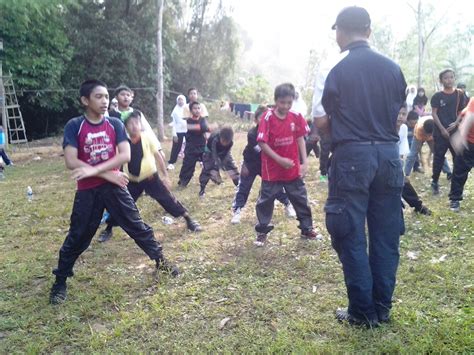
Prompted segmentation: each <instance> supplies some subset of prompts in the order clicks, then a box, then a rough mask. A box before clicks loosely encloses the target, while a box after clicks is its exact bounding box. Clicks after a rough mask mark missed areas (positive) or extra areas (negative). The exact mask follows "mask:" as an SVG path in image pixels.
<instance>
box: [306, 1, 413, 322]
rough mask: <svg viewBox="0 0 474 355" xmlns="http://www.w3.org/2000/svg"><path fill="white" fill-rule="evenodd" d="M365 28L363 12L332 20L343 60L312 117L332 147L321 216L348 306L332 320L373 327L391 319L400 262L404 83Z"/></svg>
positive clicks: (357, 9)
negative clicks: (372, 43)
mask: <svg viewBox="0 0 474 355" xmlns="http://www.w3.org/2000/svg"><path fill="white" fill-rule="evenodd" d="M370 22H371V21H370V16H369V14H368V13H367V11H366V10H365V9H363V8H361V7H356V6H353V7H347V8H344V9H343V10H342V11H341V12H340V13H339V14H338V16H337V19H336V22H335V24H334V26H333V29H335V30H336V41H337V43H338V45H339V47H340V48H341V55H340V57H339V61H338V62H337V63H336V64H335V65H334V66H333V67H332V69H330V70H329V73H328V75H327V78H326V80H324V79H323V80H322V83H323V84H322V85H321V86H322V87H323V91H322V94H321V91H320V90H318V92H316V93H315V95H314V97H315V98H316V100H313V104H314V103H316V106H320V105H321V103H322V107H319V109H318V111H319V112H324V113H325V114H326V116H320V117H319V118H318V120H317V121H316V124H317V125H318V128H319V129H321V130H326V131H327V132H330V133H329V134H330V136H331V140H332V157H331V165H330V169H329V193H328V199H327V201H326V205H325V208H324V209H325V212H326V227H327V229H328V232H329V233H330V235H331V242H332V246H333V248H334V249H335V250H336V252H337V254H338V256H339V260H340V261H341V263H342V269H343V272H344V280H345V283H346V288H347V296H348V300H349V307H348V309H347V310H346V309H338V310H337V311H336V319H337V320H338V321H341V322H342V321H348V322H349V324H351V325H365V326H367V327H375V326H378V325H379V322H388V321H389V319H390V309H391V307H392V295H393V291H394V288H395V280H396V272H397V267H398V262H399V240H400V233H401V232H402V228H401V226H403V219H402V218H403V217H402V216H403V214H402V207H401V202H400V201H401V192H402V187H403V182H404V179H403V171H402V162H401V159H400V156H399V149H398V146H397V142H398V139H399V138H398V131H397V127H396V122H397V116H398V112H399V110H400V108H401V107H402V105H403V103H404V101H405V89H406V83H405V79H404V77H403V74H402V71H401V70H400V67H399V66H398V65H397V64H395V63H394V62H393V61H391V60H390V59H388V58H386V57H384V56H382V55H380V54H378V53H376V52H375V51H373V50H371V49H370V47H369V44H368V37H369V36H370V33H371V29H370ZM318 82H321V81H318ZM315 87H316V88H318V87H320V86H315ZM318 97H320V99H319V100H318V99H317V98H318ZM318 102H319V103H318ZM366 222H367V227H368V240H367V237H366V234H365V233H366V232H365V230H366V229H365V228H366Z"/></svg>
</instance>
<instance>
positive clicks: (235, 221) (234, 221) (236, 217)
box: [230, 208, 242, 224]
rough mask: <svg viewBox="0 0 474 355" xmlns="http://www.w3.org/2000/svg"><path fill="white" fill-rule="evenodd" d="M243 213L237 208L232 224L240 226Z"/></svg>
mask: <svg viewBox="0 0 474 355" xmlns="http://www.w3.org/2000/svg"><path fill="white" fill-rule="evenodd" d="M241 213H242V210H241V209H240V208H237V209H236V210H234V213H233V214H232V219H231V220H230V223H232V224H239V223H240V217H241Z"/></svg>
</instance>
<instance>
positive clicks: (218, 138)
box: [199, 126, 239, 197]
mask: <svg viewBox="0 0 474 355" xmlns="http://www.w3.org/2000/svg"><path fill="white" fill-rule="evenodd" d="M233 139H234V131H233V130H232V128H231V127H228V126H225V127H222V129H221V130H220V131H219V132H215V133H212V134H211V136H210V137H209V139H208V140H207V144H206V147H205V149H204V154H203V157H202V164H203V166H202V171H201V175H200V176H199V184H200V185H201V190H200V191H199V197H204V194H205V192H206V185H207V183H208V182H209V180H212V181H214V182H215V183H216V184H218V185H219V184H221V183H222V178H221V176H220V174H219V169H222V170H224V171H226V172H227V174H229V176H230V178H231V179H232V182H233V183H234V185H235V186H237V185H238V184H239V170H238V169H237V166H235V162H234V158H232V154H231V153H230V150H231V148H232V146H233V144H234V142H233Z"/></svg>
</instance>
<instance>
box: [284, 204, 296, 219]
mask: <svg viewBox="0 0 474 355" xmlns="http://www.w3.org/2000/svg"><path fill="white" fill-rule="evenodd" d="M285 214H286V216H287V217H288V218H296V211H295V208H294V207H293V205H292V204H291V202H288V204H287V205H285Z"/></svg>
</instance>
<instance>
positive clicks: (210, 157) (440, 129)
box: [50, 6, 474, 327]
mask: <svg viewBox="0 0 474 355" xmlns="http://www.w3.org/2000/svg"><path fill="white" fill-rule="evenodd" d="M370 25H371V20H370V16H369V14H368V13H367V11H366V10H365V9H363V8H360V7H355V6H354V7H348V8H345V9H343V10H342V11H341V12H340V13H339V14H338V16H337V18H336V21H335V23H334V26H333V30H335V31H336V41H337V44H338V45H339V47H340V49H341V53H340V55H339V57H338V58H337V59H336V60H334V61H331V62H330V63H329V62H328V63H327V64H325V65H322V66H321V68H320V69H319V70H318V73H317V74H316V80H315V87H314V96H313V107H312V115H311V116H312V120H311V122H309V123H310V124H308V122H307V121H306V120H305V118H304V114H305V112H304V111H306V109H301V107H305V106H303V104H304V103H303V104H302V103H301V97H300V96H299V94H298V93H297V90H296V89H295V87H294V86H293V85H292V84H290V83H284V84H281V85H278V86H277V87H276V88H275V90H274V104H273V105H271V107H268V106H260V107H258V109H257V111H256V112H255V126H254V127H252V128H251V129H250V131H249V132H248V135H247V145H246V146H245V149H244V151H243V163H242V165H241V167H240V169H238V168H237V165H236V163H235V161H234V159H233V156H232V147H233V143H234V142H233V141H234V132H233V129H232V128H231V127H230V126H222V127H220V128H219V127H216V126H213V125H211V124H209V123H208V121H207V119H208V116H209V113H208V111H207V109H206V107H205V105H204V104H203V103H202V102H199V100H198V91H197V89H196V88H190V89H189V90H188V93H187V100H186V97H185V96H184V95H179V96H178V97H177V98H176V106H175V108H174V109H173V111H172V115H171V116H172V129H173V143H172V147H171V154H170V157H169V160H168V162H167V164H166V163H165V157H164V154H163V152H162V149H161V145H160V142H159V141H158V139H157V138H156V136H155V134H154V133H153V131H152V130H151V127H150V125H149V123H148V121H147V120H146V118H145V116H144V115H143V113H142V112H140V111H138V110H136V109H133V108H132V107H131V106H130V105H131V103H132V99H133V92H132V91H131V90H130V89H129V88H128V87H126V86H121V87H119V88H117V89H116V91H115V93H114V100H115V101H116V102H115V105H116V106H115V107H113V108H112V109H111V110H110V111H108V107H109V97H108V90H107V86H106V84H105V83H103V82H101V81H98V80H88V81H86V82H84V83H83V84H82V85H81V88H80V99H81V102H82V104H83V106H84V108H85V113H84V114H83V115H81V116H79V117H76V118H73V119H71V120H70V121H69V122H68V123H67V125H66V126H65V130H64V141H63V149H64V157H65V161H66V166H67V168H68V169H70V170H71V171H72V177H73V178H74V179H75V180H76V181H77V191H76V195H75V199H74V204H73V210H72V214H71V224H70V229H69V232H68V234H67V236H66V239H65V241H64V243H63V245H62V247H61V249H60V253H59V261H58V267H57V268H56V269H54V271H53V273H54V274H55V275H56V280H55V282H54V284H53V286H52V289H51V293H50V302H51V303H52V304H59V303H62V302H64V301H65V300H66V297H67V286H66V280H67V278H68V277H71V276H73V266H74V263H75V261H76V260H77V258H78V257H79V255H80V254H81V253H82V252H84V251H85V250H86V249H87V248H88V246H89V244H90V243H91V240H92V238H93V236H94V235H95V233H96V231H97V229H98V227H99V224H100V221H101V218H102V216H103V212H104V210H105V209H106V210H107V212H108V214H109V217H108V218H107V226H106V228H105V229H104V230H103V231H102V232H101V234H100V240H101V241H102V242H105V241H107V240H108V239H110V238H111V237H112V227H113V226H116V225H118V226H120V227H121V228H122V229H123V230H124V231H125V232H126V233H127V234H128V235H129V236H130V237H131V238H132V239H134V241H135V242H136V243H137V245H138V246H139V247H140V248H141V249H142V250H143V251H144V252H145V253H146V254H147V255H148V256H149V257H150V259H152V260H154V261H155V263H156V267H157V269H159V270H164V271H166V272H169V273H171V275H173V276H177V275H178V274H179V273H180V271H179V269H178V268H177V267H176V266H175V265H173V264H172V263H171V262H169V261H168V260H167V259H166V258H165V257H164V254H163V250H162V246H161V245H160V244H159V242H158V241H157V240H156V239H155V237H154V233H153V229H152V228H151V227H150V226H149V225H147V224H146V223H145V222H144V221H143V220H142V218H141V217H140V212H139V211H138V208H137V206H136V204H135V201H136V200H137V199H138V198H139V197H140V196H141V194H142V193H143V192H146V193H147V194H148V195H149V196H150V197H152V198H153V199H155V200H156V201H158V203H159V204H160V205H161V206H162V207H163V208H164V209H165V210H166V211H167V212H168V213H170V214H171V215H172V216H174V217H183V218H184V219H185V221H186V225H187V228H188V229H189V230H190V231H194V232H199V231H200V230H201V229H202V228H201V226H200V224H199V223H198V222H196V221H195V220H193V219H192V218H191V216H190V212H189V211H188V210H187V209H186V208H185V207H184V206H183V205H182V204H181V202H179V201H178V200H177V199H176V197H175V196H174V195H173V193H172V192H171V182H170V178H169V175H168V172H169V171H171V170H173V169H175V164H176V162H177V159H178V157H179V156H180V154H181V155H182V156H183V162H182V165H181V170H180V172H179V180H178V186H179V188H181V189H184V188H186V187H187V186H188V184H189V183H190V182H191V180H192V177H193V175H194V172H195V169H196V165H201V166H202V168H201V173H200V176H199V185H200V189H199V197H197V198H205V193H206V186H207V184H208V182H209V180H211V181H213V182H214V183H216V184H220V183H221V182H222V177H221V175H220V171H221V170H222V171H223V172H226V173H227V174H228V176H229V177H230V179H231V180H232V182H233V184H234V185H235V186H236V193H235V197H234V199H233V202H232V217H231V219H230V222H231V223H232V224H237V223H239V222H240V220H241V214H242V210H243V208H244V206H245V205H246V203H247V200H248V196H249V193H250V190H251V188H252V185H253V183H254V181H255V179H256V177H257V175H259V176H260V177H261V185H260V190H259V196H258V200H257V202H256V205H255V211H256V219H257V223H256V225H255V232H256V237H255V241H254V244H255V246H257V247H263V246H265V244H266V243H267V240H268V235H269V233H270V232H271V231H272V229H273V228H274V227H273V225H272V224H271V221H272V215H273V209H274V202H275V199H277V200H278V201H280V202H281V203H282V204H283V205H284V206H285V210H286V213H287V216H289V217H292V218H294V217H296V219H297V220H298V228H299V229H300V230H301V233H300V237H301V239H303V240H306V241H318V240H321V239H322V238H323V237H322V235H321V233H320V232H318V231H317V230H315V228H314V226H313V218H312V211H311V207H310V205H309V203H308V197H307V190H306V186H305V182H304V178H305V175H306V174H307V172H308V156H309V154H310V153H311V152H314V153H315V155H316V156H318V157H319V159H320V181H321V182H327V183H328V198H327V201H326V204H325V208H324V210H325V214H326V227H327V231H328V233H329V235H330V237H331V242H332V246H333V247H334V249H335V250H336V252H337V254H338V256H339V259H340V261H341V264H342V268H343V272H344V279H345V283H346V288H347V296H348V308H347V309H338V310H337V311H336V318H337V319H338V320H339V321H347V322H348V323H349V324H351V325H364V326H367V327H376V326H378V325H379V324H380V323H384V322H389V321H390V312H391V308H392V294H393V291H394V288H395V281H396V271H397V267H398V262H399V240H400V236H401V235H402V234H403V233H404V231H405V223H404V218H403V203H402V197H403V199H404V200H405V201H406V203H408V205H409V206H411V207H413V208H414V210H415V211H416V212H418V213H421V214H424V215H430V214H431V211H430V210H429V208H428V207H427V206H425V205H424V204H423V202H422V201H421V199H420V198H419V196H418V194H417V193H416V191H415V189H414V187H413V186H412V185H411V183H410V179H409V176H410V173H411V171H412V170H414V171H418V172H420V171H422V170H421V166H422V165H423V159H420V157H419V153H420V151H421V147H422V145H423V143H424V142H427V143H428V145H429V147H430V148H431V150H432V152H433V155H434V157H433V175H432V180H431V188H432V192H433V194H439V176H440V173H441V171H442V170H443V171H444V172H446V174H447V177H448V179H450V180H451V191H450V194H449V198H450V200H451V209H452V210H455V211H457V210H459V206H460V201H461V200H462V193H463V187H464V184H465V182H466V179H467V175H468V172H469V170H470V169H471V168H472V165H473V161H474V158H473V155H474V149H473V147H474V128H473V127H474V124H473V120H474V113H473V112H474V107H473V106H474V102H473V100H471V101H470V102H469V106H468V109H465V107H466V106H467V105H468V100H467V99H468V98H467V94H466V92H465V91H463V90H460V89H456V88H455V87H454V85H455V73H454V71H453V70H451V69H447V70H443V71H442V72H441V73H440V75H439V79H440V82H441V84H442V85H443V90H442V91H440V92H437V93H436V94H435V95H433V97H432V98H431V101H430V103H431V105H430V106H431V112H429V111H428V110H427V104H428V98H427V97H426V95H425V90H424V89H422V88H420V89H418V91H416V89H415V88H409V89H408V91H407V85H406V83H405V79H404V77H403V74H402V71H401V69H400V67H399V66H398V65H397V64H396V63H394V62H393V61H392V60H390V59H388V58H386V57H384V56H382V55H380V54H378V53H376V52H375V51H373V50H372V49H370V47H369V45H368V38H369V36H370V33H371V27H370ZM186 101H187V102H186ZM298 111H303V112H298ZM461 112H465V114H464V115H462V114H461ZM469 112H471V114H469ZM463 117H464V118H463ZM318 143H319V146H318ZM183 146H184V149H183ZM448 149H449V150H450V151H451V153H452V156H453V162H454V166H453V170H452V171H451V169H450V167H449V165H448V164H447V161H446V159H445V154H446V152H447V150H448ZM404 158H406V163H405V165H404V166H403V159H404ZM417 164H418V165H417ZM425 170H426V166H425ZM366 226H367V230H368V236H367V235H366Z"/></svg>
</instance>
